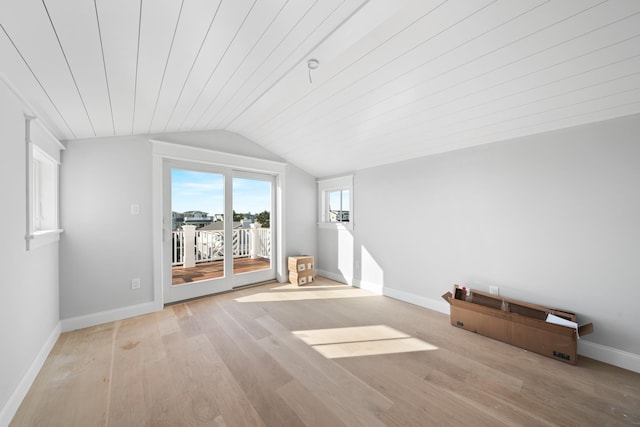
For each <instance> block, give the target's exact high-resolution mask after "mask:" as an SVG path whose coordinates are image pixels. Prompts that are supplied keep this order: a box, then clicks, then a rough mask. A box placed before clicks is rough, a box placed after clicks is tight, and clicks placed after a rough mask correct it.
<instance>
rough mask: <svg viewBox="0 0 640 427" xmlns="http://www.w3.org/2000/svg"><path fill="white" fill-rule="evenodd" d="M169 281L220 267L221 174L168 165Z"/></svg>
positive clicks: (217, 273) (203, 275) (198, 277)
mask: <svg viewBox="0 0 640 427" xmlns="http://www.w3.org/2000/svg"><path fill="white" fill-rule="evenodd" d="M171 240H172V251H171V253H172V259H171V266H172V269H171V273H172V274H171V285H172V286H177V285H183V284H185V283H192V282H198V281H202V280H210V279H219V278H223V277H224V276H225V271H224V244H225V235H224V175H223V174H219V173H211V172H202V171H193V170H186V169H179V168H172V169H171Z"/></svg>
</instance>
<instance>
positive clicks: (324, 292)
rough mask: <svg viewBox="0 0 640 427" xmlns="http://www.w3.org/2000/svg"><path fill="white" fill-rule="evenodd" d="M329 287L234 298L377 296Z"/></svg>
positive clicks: (241, 299)
mask: <svg viewBox="0 0 640 427" xmlns="http://www.w3.org/2000/svg"><path fill="white" fill-rule="evenodd" d="M331 288H333V289H319V290H305V291H301V292H260V293H257V294H253V295H247V296H244V297H239V298H236V299H235V300H236V301H238V302H277V301H302V300H314V299H335V298H363V297H373V296H377V295H375V294H369V293H366V292H363V291H362V290H360V289H353V288H351V289H348V288H339V289H335V287H333V286H332V287H331Z"/></svg>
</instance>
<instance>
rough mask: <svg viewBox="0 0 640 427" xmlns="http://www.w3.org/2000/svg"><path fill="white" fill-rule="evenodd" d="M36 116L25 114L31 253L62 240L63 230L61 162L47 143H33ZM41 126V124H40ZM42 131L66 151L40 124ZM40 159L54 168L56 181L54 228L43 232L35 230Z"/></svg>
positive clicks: (28, 241)
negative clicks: (37, 164)
mask: <svg viewBox="0 0 640 427" xmlns="http://www.w3.org/2000/svg"><path fill="white" fill-rule="evenodd" d="M35 119H36V117H35V116H29V115H26V114H25V163H26V164H25V166H26V167H25V172H26V189H25V190H26V208H27V209H26V235H25V240H26V249H27V251H30V250H32V249H36V248H39V247H42V246H45V245H48V244H51V243H54V242H57V241H59V240H60V234H61V233H62V232H63V230H62V229H61V228H60V214H59V209H60V185H59V184H60V161H59V160H56V159H55V158H54V157H53V156H52V155H51V154H50V153H49V152H47V150H46V148H45V142H44V141H43V142H42V143H40V142H39V141H36V142H34V141H32V139H31V135H32V132H31V130H32V128H31V126H32V123H33V122H34V121H35ZM39 124H40V123H39ZM40 126H41V129H42V130H43V131H44V133H45V135H47V136H49V137H50V138H51V140H52V141H53V142H54V146H55V148H54V149H56V150H58V151H60V150H63V149H64V145H62V144H61V143H60V141H58V140H57V139H56V138H54V137H53V136H52V135H51V134H50V133H49V131H48V130H47V129H46V128H44V127H43V126H42V124H40ZM36 157H37V158H38V159H39V160H40V161H46V162H49V164H50V165H51V166H53V167H54V169H55V170H54V176H55V181H54V183H53V186H52V188H53V189H54V190H55V194H54V196H53V204H54V206H53V210H54V212H55V213H54V221H53V223H54V226H53V227H49V228H46V229H43V230H36V228H35V220H34V215H35V211H34V210H35V168H34V160H35V158H36Z"/></svg>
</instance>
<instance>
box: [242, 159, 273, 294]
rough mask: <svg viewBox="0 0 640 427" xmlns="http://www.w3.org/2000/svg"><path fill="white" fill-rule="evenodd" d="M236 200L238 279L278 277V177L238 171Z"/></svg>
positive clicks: (245, 281)
mask: <svg viewBox="0 0 640 427" xmlns="http://www.w3.org/2000/svg"><path fill="white" fill-rule="evenodd" d="M232 200H233V210H232V212H233V274H234V276H235V279H234V283H235V284H236V285H244V284H249V283H256V282H260V281H264V280H270V279H273V278H275V268H274V265H275V264H274V262H273V256H272V248H275V244H274V236H275V233H274V228H275V227H274V224H275V216H274V210H273V205H274V203H273V202H274V178H273V177H272V176H270V175H263V174H256V173H248V172H239V171H234V174H233V196H232Z"/></svg>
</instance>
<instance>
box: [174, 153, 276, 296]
mask: <svg viewBox="0 0 640 427" xmlns="http://www.w3.org/2000/svg"><path fill="white" fill-rule="evenodd" d="M163 195H164V197H163V230H164V237H163V257H162V259H163V289H164V302H165V303H166V302H175V301H180V300H184V299H189V298H195V297H199V296H203V295H209V294H213V293H218V292H223V291H228V290H231V289H233V288H236V287H239V286H244V285H248V284H252V283H257V282H261V281H265V280H270V279H274V278H275V268H274V266H275V263H274V260H273V255H272V250H271V248H272V247H274V248H275V242H274V240H275V232H274V227H273V224H275V211H274V209H273V206H274V178H273V177H272V176H270V175H263V174H255V173H250V172H245V171H238V170H233V169H231V168H225V167H218V166H213V165H206V164H199V163H193V162H185V161H179V160H169V159H165V160H164V165H163ZM169 233H170V236H169Z"/></svg>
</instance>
